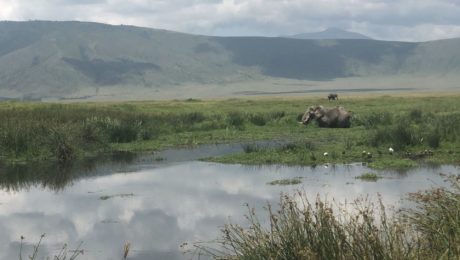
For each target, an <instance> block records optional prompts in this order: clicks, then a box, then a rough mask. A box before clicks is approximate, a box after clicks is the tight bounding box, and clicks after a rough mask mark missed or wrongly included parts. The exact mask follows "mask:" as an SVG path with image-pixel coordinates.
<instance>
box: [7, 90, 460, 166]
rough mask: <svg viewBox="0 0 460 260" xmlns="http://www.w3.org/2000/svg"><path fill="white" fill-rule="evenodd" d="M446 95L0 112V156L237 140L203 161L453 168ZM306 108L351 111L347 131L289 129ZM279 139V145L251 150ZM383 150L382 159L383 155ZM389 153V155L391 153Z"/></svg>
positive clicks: (453, 107)
mask: <svg viewBox="0 0 460 260" xmlns="http://www.w3.org/2000/svg"><path fill="white" fill-rule="evenodd" d="M458 98H459V96H458V94H456V95H449V96H447V95H446V96H423V95H422V96H404V97H403V96H393V97H391V96H375V97H359V98H350V97H345V98H342V99H341V100H340V101H333V102H329V101H327V100H326V99H325V98H302V99H301V98H274V99H228V100H208V101H202V100H196V99H189V100H175V101H149V102H120V103H116V102H115V103H81V104H47V103H22V102H11V101H8V102H2V103H1V104H0V120H1V121H2V124H1V125H0V156H1V160H2V161H6V162H24V161H37V160H50V159H51V160H57V161H61V162H68V161H73V160H75V159H78V158H82V157H86V156H94V155H96V154H100V153H108V152H113V151H152V150H160V149H164V148H168V147H177V146H187V145H197V144H204V143H226V142H242V143H246V144H247V145H246V146H245V147H244V152H243V153H239V154H232V155H227V156H223V157H218V158H208V159H209V160H212V161H216V162H223V163H243V164H289V165H316V164H323V163H347V162H353V161H364V162H367V163H369V165H370V166H371V167H374V168H379V169H381V168H407V167H413V166H415V165H417V161H419V160H425V161H430V162H439V163H454V164H457V163H459V159H458V153H459V152H460V128H459V127H458V126H459V125H460V106H459V105H458ZM312 104H324V105H326V106H335V105H342V106H344V107H346V108H347V109H348V110H351V111H353V118H352V125H351V128H349V129H327V128H318V127H317V126H316V125H309V126H307V127H305V126H302V125H299V124H298V123H297V122H298V120H299V117H300V116H301V114H302V113H303V112H304V110H305V109H306V107H308V106H310V105H312ZM258 140H280V141H282V142H283V143H284V145H281V146H276V147H273V146H263V145H257V144H254V145H251V143H255V142H256V141H258ZM390 147H391V148H392V151H394V152H389V148H390ZM393 149H394V150H393Z"/></svg>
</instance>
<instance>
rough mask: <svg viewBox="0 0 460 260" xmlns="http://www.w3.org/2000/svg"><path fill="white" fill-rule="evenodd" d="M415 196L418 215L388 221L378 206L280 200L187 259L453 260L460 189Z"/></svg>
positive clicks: (199, 245) (459, 247)
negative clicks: (205, 257) (200, 256)
mask: <svg viewBox="0 0 460 260" xmlns="http://www.w3.org/2000/svg"><path fill="white" fill-rule="evenodd" d="M450 181H451V182H452V185H453V188H452V189H433V190H429V191H426V192H419V193H415V194H412V195H411V196H410V198H409V199H410V200H412V202H413V203H415V207H413V208H409V209H406V210H403V211H398V212H394V213H392V214H389V213H388V212H387V211H388V210H386V209H385V207H384V206H383V203H382V199H381V198H380V199H379V200H378V202H372V201H370V200H369V199H366V198H362V199H358V200H356V201H354V202H353V203H350V204H337V203H336V202H335V201H328V200H322V199H320V198H319V197H317V198H316V200H315V201H314V202H311V201H309V200H308V198H307V196H306V195H305V193H304V192H301V191H300V192H298V193H297V194H294V195H286V194H282V195H281V197H280V202H279V205H278V206H277V207H273V206H272V205H268V206H267V207H266V208H265V211H266V213H267V217H266V218H263V219H267V220H265V221H261V220H260V216H259V215H258V213H256V211H255V209H254V208H251V207H249V205H247V207H248V213H247V215H245V217H246V220H247V223H248V226H241V225H238V224H233V223H229V224H226V225H225V226H224V227H223V228H222V229H221V236H220V238H218V239H216V240H214V241H208V242H195V243H194V249H193V250H192V251H190V252H191V253H193V254H195V255H203V254H204V255H207V256H210V257H212V258H214V259H458V258H459V257H460V214H459V212H460V186H459V178H458V176H455V177H454V178H451V179H450Z"/></svg>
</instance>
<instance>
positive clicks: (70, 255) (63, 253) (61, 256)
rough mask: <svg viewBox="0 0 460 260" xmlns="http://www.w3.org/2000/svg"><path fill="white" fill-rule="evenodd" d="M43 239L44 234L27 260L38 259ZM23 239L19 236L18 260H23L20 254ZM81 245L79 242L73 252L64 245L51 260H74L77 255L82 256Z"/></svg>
mask: <svg viewBox="0 0 460 260" xmlns="http://www.w3.org/2000/svg"><path fill="white" fill-rule="evenodd" d="M44 238H45V234H42V235H41V236H40V239H39V240H38V242H37V244H35V245H33V250H32V255H30V256H28V257H27V259H29V260H37V259H38V253H39V251H40V246H41V244H42V241H43V239H44ZM24 239H25V238H24V236H21V242H20V245H19V257H18V258H19V260H23V257H22V254H23V249H24V248H23V242H24ZM82 244H83V242H80V244H79V245H78V246H77V248H76V249H74V250H69V249H68V246H67V244H64V245H63V246H62V248H61V249H60V250H59V252H58V254H57V255H54V256H53V260H67V259H68V260H75V259H77V257H78V256H79V255H83V253H84V251H83V249H81V246H82ZM47 259H49V258H47Z"/></svg>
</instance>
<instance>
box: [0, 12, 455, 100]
mask: <svg viewBox="0 0 460 260" xmlns="http://www.w3.org/2000/svg"><path fill="white" fill-rule="evenodd" d="M457 46H460V39H452V40H443V41H434V42H425V43H403V42H387V41H375V40H352V39H350V40H302V39H289V38H266V37H207V36H196V35H188V34H183V33H176V32H170V31H164V30H155V29H148V28H140V27H133V26H112V25H105V24H98V23H87V22H47V21H32V22H0V97H3V98H5V97H6V98H8V97H26V98H40V97H61V96H67V95H70V94H72V93H75V92H78V91H80V90H81V89H94V90H95V91H96V92H97V90H98V89H99V88H103V89H106V92H107V91H108V92H110V91H109V90H107V89H110V88H124V89H130V88H133V89H135V88H137V87H142V88H147V89H148V88H152V89H155V90H156V91H161V90H168V91H171V90H174V89H178V90H179V89H180V87H181V86H183V85H190V84H195V85H201V84H214V85H217V86H223V87H224V86H225V85H226V84H229V83H234V82H242V83H244V82H249V81H250V82H255V81H260V80H266V79H270V78H285V79H294V80H310V81H311V80H313V81H330V80H335V79H338V78H346V77H368V76H397V75H424V76H426V75H433V76H443V77H445V76H449V75H454V74H456V73H458V72H460V49H459V48H458V47H457Z"/></svg>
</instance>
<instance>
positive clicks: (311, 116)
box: [301, 106, 351, 128]
mask: <svg viewBox="0 0 460 260" xmlns="http://www.w3.org/2000/svg"><path fill="white" fill-rule="evenodd" d="M350 119H351V112H348V111H346V110H345V108H343V107H334V108H324V107H323V106H311V107H310V108H309V109H307V111H305V114H304V115H303V117H302V122H301V123H302V124H304V125H307V124H308V123H310V122H311V121H312V120H316V121H317V122H318V125H319V127H331V128H348V127H350Z"/></svg>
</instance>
